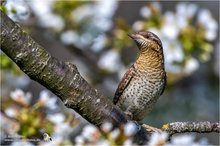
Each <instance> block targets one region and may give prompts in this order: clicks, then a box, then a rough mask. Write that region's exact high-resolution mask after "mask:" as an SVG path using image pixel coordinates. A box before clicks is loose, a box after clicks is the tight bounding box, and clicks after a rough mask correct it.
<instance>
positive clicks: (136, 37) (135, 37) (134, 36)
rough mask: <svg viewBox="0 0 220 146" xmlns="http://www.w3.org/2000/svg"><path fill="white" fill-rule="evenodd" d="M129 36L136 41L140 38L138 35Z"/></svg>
mask: <svg viewBox="0 0 220 146" xmlns="http://www.w3.org/2000/svg"><path fill="white" fill-rule="evenodd" d="M128 36H129V37H130V38H132V39H134V40H136V39H138V38H139V37H138V34H133V33H132V34H128Z"/></svg>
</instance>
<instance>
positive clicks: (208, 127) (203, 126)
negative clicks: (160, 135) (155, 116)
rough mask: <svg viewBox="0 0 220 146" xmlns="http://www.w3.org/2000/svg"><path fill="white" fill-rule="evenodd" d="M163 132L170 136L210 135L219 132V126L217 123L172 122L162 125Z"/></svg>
mask: <svg viewBox="0 0 220 146" xmlns="http://www.w3.org/2000/svg"><path fill="white" fill-rule="evenodd" d="M162 130H163V131H166V132H167V133H168V134H169V135H170V136H171V135H173V134H176V133H185V132H197V133H210V132H217V133H219V132H220V125H219V123H218V122H215V123H211V122H209V121H206V122H173V123H168V124H164V125H163V127H162Z"/></svg>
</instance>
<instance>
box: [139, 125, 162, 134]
mask: <svg viewBox="0 0 220 146" xmlns="http://www.w3.org/2000/svg"><path fill="white" fill-rule="evenodd" d="M142 126H143V127H144V128H145V129H146V130H147V131H148V132H150V133H154V132H158V133H162V130H161V129H158V128H156V127H152V126H149V125H147V124H142Z"/></svg>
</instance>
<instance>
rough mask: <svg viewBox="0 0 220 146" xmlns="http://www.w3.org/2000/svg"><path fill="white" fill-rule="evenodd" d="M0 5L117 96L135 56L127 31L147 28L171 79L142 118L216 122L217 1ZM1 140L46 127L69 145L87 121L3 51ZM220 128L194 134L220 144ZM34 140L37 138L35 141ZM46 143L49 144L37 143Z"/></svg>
mask: <svg viewBox="0 0 220 146" xmlns="http://www.w3.org/2000/svg"><path fill="white" fill-rule="evenodd" d="M0 8H1V10H2V11H4V12H6V13H7V15H8V16H9V17H10V18H12V19H13V20H14V21H16V22H18V23H19V24H20V25H21V26H22V28H23V29H24V30H25V31H26V32H27V33H28V34H30V35H31V36H32V37H33V39H34V40H35V41H36V42H38V43H39V44H41V45H42V46H43V47H44V48H45V49H46V50H47V51H48V52H49V53H51V54H52V55H53V56H55V57H56V58H58V59H60V60H63V61H69V62H72V63H74V64H75V65H76V66H77V68H78V69H79V72H80V73H81V75H82V76H83V77H84V78H85V79H86V80H87V81H88V82H89V83H90V84H91V85H92V86H93V87H94V88H96V89H98V90H99V91H100V92H102V93H103V94H104V95H105V96H106V97H108V98H110V99H111V100H112V98H113V96H114V92H115V90H116V88H117V86H118V83H119V81H120V79H121V78H122V76H123V74H124V73H125V72H126V69H127V68H128V67H129V66H130V65H131V64H132V63H133V62H134V61H135V59H136V58H137V57H138V49H137V47H136V45H135V43H134V42H133V41H132V40H131V39H130V38H129V37H128V36H127V34H128V33H131V32H135V31H140V30H148V31H151V32H154V33H155V34H157V35H158V36H159V38H160V39H161V40H162V43H163V49H164V57H165V68H166V72H167V73H168V85H167V88H166V89H165V92H164V94H163V95H162V96H161V98H160V99H159V101H158V102H157V104H156V107H155V108H154V110H153V111H152V112H151V113H150V114H149V115H148V116H147V117H146V118H145V119H144V121H143V122H146V123H148V124H149V125H152V126H156V127H161V126H162V125H163V124H165V123H169V122H175V121H211V122H216V121H219V28H218V27H219V1H207V2H206V1H195V2H190V1H183V2H181V1H162V2H160V1H156V2H151V1H135V2H134V1H116V0H108V1H53V0H48V1H43V0H32V1H25V0H8V1H1V7H0ZM0 57H1V77H0V81H1V119H2V121H1V143H2V144H10V143H11V142H10V141H9V142H6V141H4V139H5V136H6V135H7V134H15V133H17V134H18V135H22V136H24V137H25V138H36V137H39V135H42V133H45V132H46V133H48V134H49V135H51V136H52V138H53V139H56V141H57V143H59V144H61V143H62V144H72V143H74V141H73V138H70V137H75V136H76V135H77V134H78V133H80V131H81V128H80V127H81V126H82V125H84V124H85V123H86V121H85V120H83V119H82V118H81V117H80V116H79V115H78V114H77V113H75V112H74V111H73V110H70V109H66V108H65V107H64V106H63V104H62V102H61V101H60V100H59V99H58V98H56V97H55V95H53V94H52V93H51V92H49V91H48V90H46V89H45V88H44V87H43V86H41V85H40V84H38V83H36V82H34V81H31V80H30V79H29V78H28V77H27V76H26V75H25V74H24V73H22V72H21V71H20V70H19V68H18V67H17V66H16V65H15V64H14V63H13V62H12V61H11V60H10V59H9V58H8V57H7V56H6V55H5V54H4V53H3V52H2V51H1V53H0ZM218 136H219V134H216V133H211V134H196V135H194V137H195V138H196V139H201V138H202V139H203V141H208V143H210V144H214V145H218V144H219V138H218ZM13 138H14V137H13ZM32 143H34V144H36V143H38V142H32ZM40 144H41V145H43V144H45V143H40Z"/></svg>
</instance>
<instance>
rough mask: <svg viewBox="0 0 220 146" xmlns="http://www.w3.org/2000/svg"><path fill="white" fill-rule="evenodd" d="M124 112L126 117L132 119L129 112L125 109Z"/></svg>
mask: <svg viewBox="0 0 220 146" xmlns="http://www.w3.org/2000/svg"><path fill="white" fill-rule="evenodd" d="M124 113H125V115H126V117H127V118H128V119H130V120H131V119H133V114H132V113H131V112H128V111H126V112H124Z"/></svg>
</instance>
